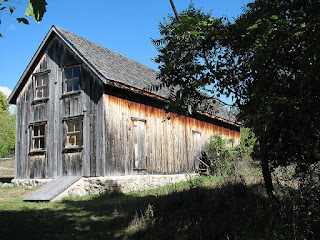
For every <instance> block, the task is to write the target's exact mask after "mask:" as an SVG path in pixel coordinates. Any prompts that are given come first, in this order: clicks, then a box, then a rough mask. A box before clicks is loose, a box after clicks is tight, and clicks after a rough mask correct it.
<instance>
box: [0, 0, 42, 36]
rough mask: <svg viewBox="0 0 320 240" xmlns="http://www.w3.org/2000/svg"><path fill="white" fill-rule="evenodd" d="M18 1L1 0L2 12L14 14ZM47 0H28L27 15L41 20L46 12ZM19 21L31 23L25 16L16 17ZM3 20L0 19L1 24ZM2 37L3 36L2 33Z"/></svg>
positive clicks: (0, 7) (38, 20)
mask: <svg viewBox="0 0 320 240" xmlns="http://www.w3.org/2000/svg"><path fill="white" fill-rule="evenodd" d="M16 4H17V2H15V1H11V0H1V3H0V13H7V14H10V15H13V13H14V11H15V9H16V7H15V6H14V5H16ZM46 5H47V2H46V0H28V7H27V8H26V12H25V15H26V16H30V17H32V18H33V19H34V20H35V21H36V22H40V21H41V20H42V17H43V15H44V13H45V12H46ZM16 19H17V21H18V22H19V23H21V22H22V23H24V24H29V21H28V20H27V19H26V18H25V17H16ZM1 23H2V22H1V21H0V24H1ZM0 37H2V35H1V33H0Z"/></svg>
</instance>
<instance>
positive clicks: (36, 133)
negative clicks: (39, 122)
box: [33, 126, 39, 137]
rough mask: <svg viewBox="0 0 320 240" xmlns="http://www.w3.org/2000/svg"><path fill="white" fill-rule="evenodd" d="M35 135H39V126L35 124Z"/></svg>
mask: <svg viewBox="0 0 320 240" xmlns="http://www.w3.org/2000/svg"><path fill="white" fill-rule="evenodd" d="M33 136H35V137H37V136H39V126H34V128H33Z"/></svg>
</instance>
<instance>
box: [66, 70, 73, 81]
mask: <svg viewBox="0 0 320 240" xmlns="http://www.w3.org/2000/svg"><path fill="white" fill-rule="evenodd" d="M66 78H67V79H70V78H72V68H68V69H67V70H66Z"/></svg>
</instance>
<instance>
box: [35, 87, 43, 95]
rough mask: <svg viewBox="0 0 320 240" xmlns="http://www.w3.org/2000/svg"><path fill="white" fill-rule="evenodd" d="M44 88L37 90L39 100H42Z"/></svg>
mask: <svg viewBox="0 0 320 240" xmlns="http://www.w3.org/2000/svg"><path fill="white" fill-rule="evenodd" d="M42 91H43V90H42V88H41V87H39V88H37V90H36V95H37V98H42Z"/></svg>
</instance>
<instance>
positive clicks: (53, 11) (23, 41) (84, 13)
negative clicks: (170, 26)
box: [0, 0, 251, 91]
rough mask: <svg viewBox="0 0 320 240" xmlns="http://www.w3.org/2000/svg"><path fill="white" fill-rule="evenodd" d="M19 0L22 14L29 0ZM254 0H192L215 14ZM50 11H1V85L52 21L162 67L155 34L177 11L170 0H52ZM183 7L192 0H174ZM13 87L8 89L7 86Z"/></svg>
mask: <svg viewBox="0 0 320 240" xmlns="http://www.w3.org/2000/svg"><path fill="white" fill-rule="evenodd" d="M20 2H21V4H14V3H13V4H14V6H15V7H16V10H15V12H14V15H15V16H16V17H21V16H23V15H24V11H25V8H26V7H27V0H21V1H20ZM248 2H251V1H249V0H223V1H221V0H193V3H194V4H195V6H196V7H198V8H202V9H203V10H204V11H205V12H208V11H210V10H212V15H213V16H228V17H229V19H232V18H233V17H236V16H237V15H239V14H240V13H241V11H242V10H241V8H242V7H243V6H244V5H245V4H247V3H248ZM47 3H48V6H47V13H46V14H45V16H44V18H43V21H42V22H41V23H36V22H35V21H34V20H33V19H31V18H28V20H29V22H30V25H24V24H22V23H18V22H17V21H16V20H15V18H13V17H11V16H10V15H8V14H2V15H0V20H1V21H2V24H0V33H1V34H2V35H3V36H4V37H3V38H0V91H1V90H2V91H3V90H6V88H8V89H10V90H12V89H13V88H14V86H15V85H16V83H17V82H18V80H19V78H20V76H21V75H22V73H23V71H24V70H25V68H26V67H27V65H28V63H29V61H30V60H31V58H32V56H33V55H34V53H35V52H36V50H37V49H38V47H39V45H40V43H41V41H42V40H43V38H44V37H45V35H46V34H47V32H48V31H49V29H50V27H51V26H52V25H57V26H59V27H61V28H64V29H66V30H68V31H70V32H73V33H75V34H77V35H80V36H82V37H84V38H87V39H88V40H91V41H93V42H96V43H98V44H100V45H102V46H104V47H106V48H109V49H111V50H113V51H115V52H118V53H120V54H122V55H124V56H126V57H129V58H131V59H133V60H135V61H138V62H140V63H142V64H144V65H146V66H148V67H150V68H153V69H155V70H157V65H156V64H155V63H153V62H152V61H151V59H152V58H154V57H155V56H156V55H157V51H156V50H155V48H154V47H153V45H152V44H151V41H150V38H158V37H159V33H158V24H159V22H160V21H161V20H162V19H163V18H164V17H167V16H168V14H173V12H172V9H171V5H170V2H169V0H158V1H156V0H134V1H133V0H116V1H115V0H112V1H111V0H93V1H84V0H64V1H61V0H60V1H57V0H47ZM174 3H175V6H176V8H177V10H178V11H182V10H184V9H186V8H187V7H188V5H189V3H190V0H174ZM8 91H9V90H8Z"/></svg>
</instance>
